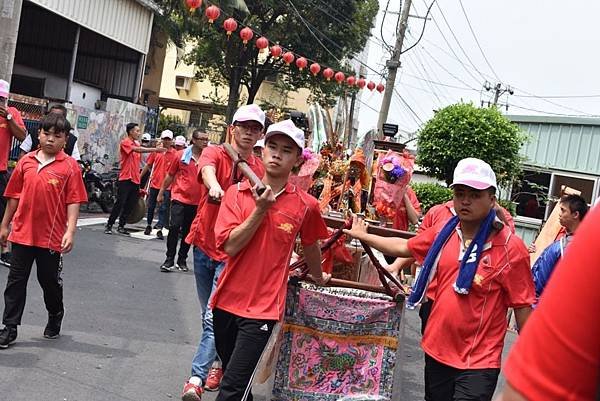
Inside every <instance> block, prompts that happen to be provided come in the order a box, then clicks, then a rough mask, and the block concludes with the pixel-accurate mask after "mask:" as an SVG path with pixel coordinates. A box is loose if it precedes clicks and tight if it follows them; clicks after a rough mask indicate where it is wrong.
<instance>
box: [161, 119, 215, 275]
mask: <svg viewBox="0 0 600 401" xmlns="http://www.w3.org/2000/svg"><path fill="white" fill-rule="evenodd" d="M207 145H208V134H207V133H206V132H202V131H201V130H198V129H197V130H194V132H193V133H192V146H190V147H189V148H187V149H185V150H180V151H178V152H177V158H176V160H175V162H174V163H172V164H171V168H170V169H169V171H168V172H167V176H166V177H165V179H164V181H163V183H162V187H161V188H160V192H159V193H158V197H157V201H158V203H162V202H163V201H164V193H165V192H166V188H169V187H171V185H172V188H171V224H170V225H169V235H168V236H167V259H166V260H165V262H164V263H163V264H162V265H161V267H160V270H161V271H163V272H170V271H173V270H175V269H179V270H180V271H184V272H186V271H188V267H187V255H188V251H189V250H190V244H188V243H187V242H185V238H186V237H187V235H188V233H189V232H190V227H191V225H192V221H193V220H194V217H195V216H196V213H197V211H198V202H200V186H201V185H202V184H200V183H199V182H198V162H199V161H200V155H201V154H202V150H203V149H204V148H205V147H206V146H207ZM179 237H181V243H180V245H179V254H178V256H177V263H175V264H174V262H175V254H176V253H177V241H178V240H179Z"/></svg>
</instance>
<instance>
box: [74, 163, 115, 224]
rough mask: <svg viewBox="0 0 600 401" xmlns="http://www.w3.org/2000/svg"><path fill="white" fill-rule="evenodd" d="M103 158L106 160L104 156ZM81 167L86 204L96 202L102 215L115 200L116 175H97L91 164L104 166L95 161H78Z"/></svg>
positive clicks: (109, 173)
mask: <svg viewBox="0 0 600 401" xmlns="http://www.w3.org/2000/svg"><path fill="white" fill-rule="evenodd" d="M105 158H108V157H107V156H106V155H105ZM79 163H80V164H81V167H82V175H83V182H84V183H85V189H86V191H87V195H88V204H90V203H92V202H96V203H97V204H98V205H99V206H100V208H101V209H102V211H103V212H104V213H108V212H110V211H111V210H112V207H113V206H114V204H115V201H116V198H117V189H116V188H117V186H116V185H117V179H118V173H115V172H114V171H111V172H108V173H98V172H97V171H95V170H94V169H93V167H92V165H93V163H96V164H100V165H102V166H104V165H105V164H104V163H103V162H102V161H101V160H100V159H96V160H94V161H93V162H92V161H90V160H80V161H79Z"/></svg>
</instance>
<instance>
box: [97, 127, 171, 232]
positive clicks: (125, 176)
mask: <svg viewBox="0 0 600 401" xmlns="http://www.w3.org/2000/svg"><path fill="white" fill-rule="evenodd" d="M126 130H127V137H126V138H124V139H123V140H122V141H121V144H120V145H119V155H120V159H119V160H120V163H121V171H119V182H118V186H119V188H118V191H119V192H118V193H117V201H116V202H115V205H114V206H113V208H112V210H111V212H110V217H109V218H108V222H107V223H106V227H105V228H104V234H112V226H113V224H115V221H117V217H118V218H119V228H118V229H117V232H118V233H119V234H123V235H129V231H127V230H126V229H125V224H126V223H127V216H129V213H130V212H131V209H133V207H134V206H135V202H137V200H138V197H139V192H140V159H141V154H142V153H153V152H165V151H166V149H165V148H145V147H142V146H141V145H140V143H139V142H138V138H139V137H140V127H139V126H138V125H137V124H136V123H129V124H127V126H126Z"/></svg>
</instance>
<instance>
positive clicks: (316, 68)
mask: <svg viewBox="0 0 600 401" xmlns="http://www.w3.org/2000/svg"><path fill="white" fill-rule="evenodd" d="M319 71H321V66H320V65H319V64H318V63H312V64H311V65H310V72H311V73H312V74H313V75H314V76H315V77H316V76H317V74H318V73H319Z"/></svg>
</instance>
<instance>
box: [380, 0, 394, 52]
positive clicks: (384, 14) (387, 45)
mask: <svg viewBox="0 0 600 401" xmlns="http://www.w3.org/2000/svg"><path fill="white" fill-rule="evenodd" d="M390 1H391V0H388V1H387V4H386V5H385V10H384V11H383V18H382V19H381V26H380V28H379V34H380V35H381V40H382V41H383V43H384V44H385V46H386V47H387V50H388V51H390V50H391V49H392V46H390V45H389V44H388V43H387V42H386V41H385V37H384V36H383V25H385V17H386V15H387V11H388V8H389V7H390Z"/></svg>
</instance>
